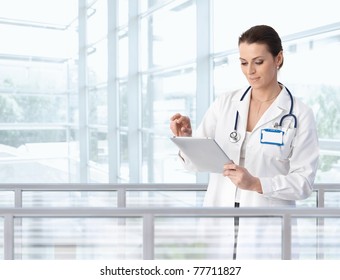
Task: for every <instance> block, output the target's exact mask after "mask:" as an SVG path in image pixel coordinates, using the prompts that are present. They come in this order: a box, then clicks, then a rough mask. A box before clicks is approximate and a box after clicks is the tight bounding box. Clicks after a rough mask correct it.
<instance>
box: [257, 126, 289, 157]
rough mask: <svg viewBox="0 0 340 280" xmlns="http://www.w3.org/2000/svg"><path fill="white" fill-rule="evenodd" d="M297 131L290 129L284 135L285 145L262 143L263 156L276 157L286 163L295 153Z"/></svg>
mask: <svg viewBox="0 0 340 280" xmlns="http://www.w3.org/2000/svg"><path fill="white" fill-rule="evenodd" d="M294 133H295V129H293V128H289V129H287V130H286V131H285V133H284V134H283V145H282V146H280V145H275V144H266V143H261V145H262V151H263V154H264V155H266V156H269V157H275V158H276V159H277V160H278V161H283V162H286V161H288V160H289V158H290V157H291V155H292V152H293V146H292V142H293V138H294Z"/></svg>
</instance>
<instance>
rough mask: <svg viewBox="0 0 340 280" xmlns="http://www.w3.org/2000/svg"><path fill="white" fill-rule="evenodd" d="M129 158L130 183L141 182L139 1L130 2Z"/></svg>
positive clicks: (131, 0)
mask: <svg viewBox="0 0 340 280" xmlns="http://www.w3.org/2000/svg"><path fill="white" fill-rule="evenodd" d="M128 40H129V42H128V57H129V62H128V66H129V70H128V84H127V91H128V92H127V94H128V112H129V114H128V127H129V131H128V156H129V181H130V182H139V181H140V172H141V171H140V169H141V166H140V165H141V163H140V161H141V156H140V153H141V151H140V149H141V141H140V109H139V105H140V92H139V82H138V81H139V73H138V70H139V69H138V68H139V65H138V61H139V47H138V46H139V19H138V1H135V0H129V23H128Z"/></svg>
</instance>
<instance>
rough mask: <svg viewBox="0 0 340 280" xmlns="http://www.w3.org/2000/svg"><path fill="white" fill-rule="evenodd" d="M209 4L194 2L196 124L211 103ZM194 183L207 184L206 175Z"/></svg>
mask: <svg viewBox="0 0 340 280" xmlns="http://www.w3.org/2000/svg"><path fill="white" fill-rule="evenodd" d="M210 7H211V3H210V0H208V1H207V0H197V1H196V13H197V15H196V36H197V37H196V38H197V39H196V44H197V45H196V51H197V57H196V123H197V124H199V123H200V121H201V120H202V118H203V115H204V114H205V112H206V111H207V109H208V108H209V105H210V104H211V101H212V64H211V60H210V52H211V8H210ZM196 181H197V182H198V183H199V182H207V181H208V174H204V173H199V174H197V177H196Z"/></svg>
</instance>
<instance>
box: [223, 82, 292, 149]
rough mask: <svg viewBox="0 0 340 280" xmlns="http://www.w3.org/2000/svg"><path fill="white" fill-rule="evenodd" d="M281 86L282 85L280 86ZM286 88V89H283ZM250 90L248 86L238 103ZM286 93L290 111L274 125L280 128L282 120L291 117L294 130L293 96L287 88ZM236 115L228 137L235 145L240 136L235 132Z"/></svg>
mask: <svg viewBox="0 0 340 280" xmlns="http://www.w3.org/2000/svg"><path fill="white" fill-rule="evenodd" d="M279 84H280V85H282V84H281V83H279ZM282 86H283V85H282ZM285 88H286V87H285ZM250 89H251V86H249V87H248V88H247V89H246V91H245V92H244V93H243V95H242V97H241V99H240V101H243V99H244V97H245V96H246V95H247V93H248V91H249V90H250ZM286 90H287V92H288V95H289V97H290V110H289V113H288V114H286V115H284V116H282V117H281V119H280V122H279V124H275V127H281V126H282V123H283V120H284V119H285V118H288V117H292V118H293V119H294V128H296V126H297V119H296V116H295V115H294V114H293V107H294V100H293V95H292V94H291V92H290V91H289V89H288V88H286ZM238 115H239V112H238V111H237V112H236V117H235V125H234V130H233V131H232V132H231V133H230V135H229V140H230V142H232V143H236V142H238V141H239V140H240V139H241V135H240V134H239V133H238V132H237V123H238Z"/></svg>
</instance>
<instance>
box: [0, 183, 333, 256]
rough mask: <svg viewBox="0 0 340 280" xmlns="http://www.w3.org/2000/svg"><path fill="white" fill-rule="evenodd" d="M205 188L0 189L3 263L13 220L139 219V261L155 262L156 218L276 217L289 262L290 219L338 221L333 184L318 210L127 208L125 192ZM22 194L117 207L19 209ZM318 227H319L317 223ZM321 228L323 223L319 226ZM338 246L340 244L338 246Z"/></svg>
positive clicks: (321, 190)
mask: <svg viewBox="0 0 340 280" xmlns="http://www.w3.org/2000/svg"><path fill="white" fill-rule="evenodd" d="M205 189H206V186H205V185H197V184H184V185H178V184H147V185H146V184H127V185H112V184H111V185H105V184H104V185H102V184H99V185H97V184H93V185H81V184H69V185H60V184H43V185H35V184H25V185H1V186H0V192H1V191H14V194H15V203H14V204H15V205H14V207H3V208H0V217H3V221H4V222H3V232H4V234H3V236H4V248H3V249H4V254H3V256H4V259H6V260H10V259H14V258H15V255H14V244H15V240H14V239H15V232H14V231H15V229H14V228H15V226H14V220H15V218H42V217H48V218H56V217H58V218H60V217H65V218H66V217H67V218H70V217H73V218H85V217H91V218H103V217H106V218H107V217H109V218H113V217H115V218H116V217H120V218H121V217H123V218H128V217H138V218H141V219H142V258H143V259H154V258H155V243H154V242H155V219H156V218H159V217H191V218H202V217H206V218H216V217H225V218H232V217H235V216H238V217H250V218H252V217H254V218H256V217H275V218H280V219H281V232H282V235H281V236H282V243H281V258H282V259H291V258H292V219H295V218H310V217H312V218H318V219H319V218H320V220H321V221H322V218H337V219H340V210H339V208H335V207H332V208H324V205H325V193H326V192H334V191H337V192H340V186H339V185H335V184H324V185H316V186H315V191H316V192H317V205H318V207H303V208H299V207H297V208H270V209H268V208H237V209H234V208H227V207H219V208H205V207H142V208H140V207H137V208H129V207H125V206H126V199H127V196H126V192H127V191H135V190H137V191H205ZM25 191H33V192H41V191H115V192H117V198H118V199H117V206H113V207H100V205H99V206H98V207H22V194H23V193H24V192H25ZM318 224H319V223H318ZM320 224H322V222H321V223H320ZM339 246H340V243H339Z"/></svg>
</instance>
